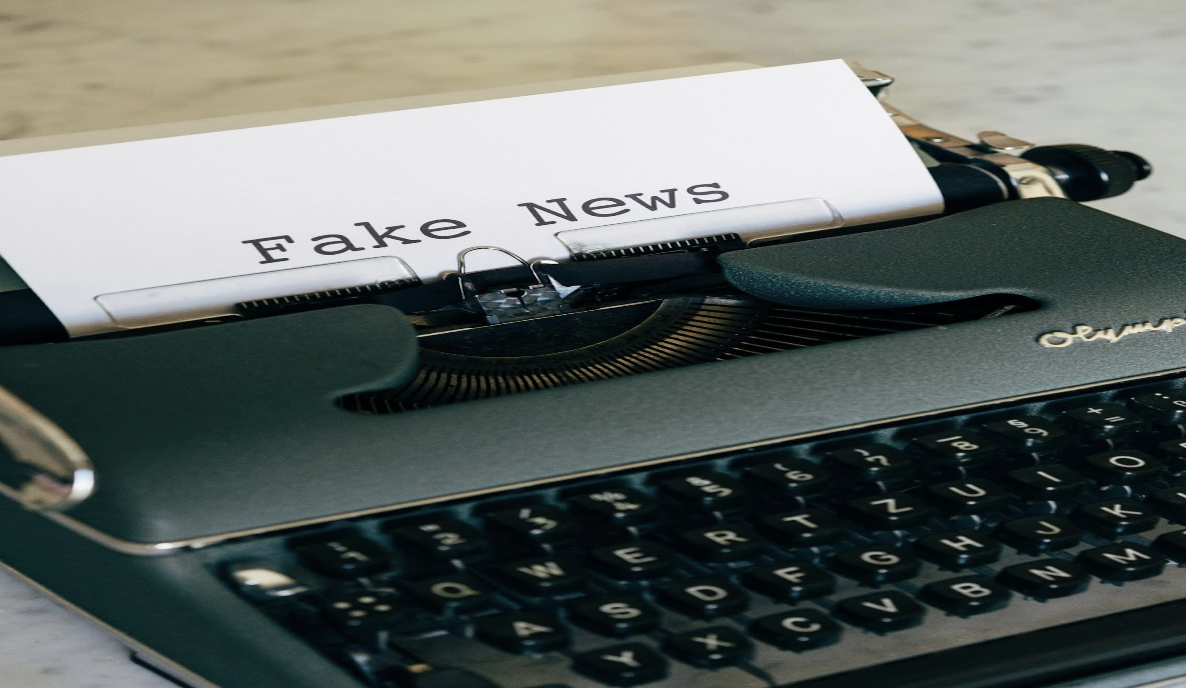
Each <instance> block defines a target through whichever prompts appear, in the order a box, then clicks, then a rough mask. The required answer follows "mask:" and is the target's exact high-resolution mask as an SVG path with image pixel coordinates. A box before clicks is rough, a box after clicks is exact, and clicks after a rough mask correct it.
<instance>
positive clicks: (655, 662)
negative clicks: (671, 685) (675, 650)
mask: <svg viewBox="0 0 1186 688" xmlns="http://www.w3.org/2000/svg"><path fill="white" fill-rule="evenodd" d="M572 668H573V670H574V671H576V672H577V673H579V674H584V675H585V676H588V677H589V678H591V679H593V680H595V681H601V682H602V683H606V684H609V685H611V686H637V685H639V684H642V683H650V682H651V681H659V680H662V679H664V678H666V677H667V668H668V667H667V660H666V659H663V657H662V656H661V655H660V654H659V653H658V652H655V651H654V650H653V649H651V647H650V646H649V645H643V644H642V643H621V644H618V645H610V646H608V647H603V648H599V649H597V650H592V651H590V652H582V653H581V654H579V655H577V656H576V657H574V658H573V663H572Z"/></svg>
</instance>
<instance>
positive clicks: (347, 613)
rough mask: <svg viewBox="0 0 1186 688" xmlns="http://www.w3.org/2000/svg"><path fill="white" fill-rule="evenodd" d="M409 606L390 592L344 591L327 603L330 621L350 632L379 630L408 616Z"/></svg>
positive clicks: (330, 597) (336, 594)
mask: <svg viewBox="0 0 1186 688" xmlns="http://www.w3.org/2000/svg"><path fill="white" fill-rule="evenodd" d="M407 606H408V605H407V603H406V602H405V601H404V600H403V599H401V598H400V596H399V595H397V594H396V593H393V592H390V591H373V590H360V591H350V592H347V591H342V592H337V593H334V594H332V595H330V596H329V597H328V598H327V599H326V601H325V614H326V616H328V617H329V619H330V621H332V622H334V623H335V624H337V625H338V626H340V627H342V628H345V629H349V630H355V629H357V630H377V629H380V628H383V627H384V626H386V625H388V624H389V623H392V622H393V621H394V620H395V619H397V618H399V617H400V616H401V615H403V614H405V612H406V607H407Z"/></svg>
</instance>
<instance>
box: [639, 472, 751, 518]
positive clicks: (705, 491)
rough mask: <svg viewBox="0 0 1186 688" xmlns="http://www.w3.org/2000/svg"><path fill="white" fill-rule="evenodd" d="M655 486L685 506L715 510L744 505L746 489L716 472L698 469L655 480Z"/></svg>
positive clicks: (747, 493) (747, 494)
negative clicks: (685, 473) (656, 483)
mask: <svg viewBox="0 0 1186 688" xmlns="http://www.w3.org/2000/svg"><path fill="white" fill-rule="evenodd" d="M659 487H660V488H661V489H662V490H663V491H664V492H665V493H667V494H668V495H670V496H672V497H674V498H675V499H676V500H677V501H679V502H680V503H682V504H683V505H685V506H690V507H695V508H698V509H704V510H710V511H719V510H722V509H733V508H736V507H740V506H744V505H745V503H746V501H747V500H748V499H749V496H750V492H749V490H748V489H746V487H745V486H744V485H742V484H741V483H740V482H739V481H737V480H735V479H733V478H731V477H729V476H727V475H725V474H723V473H717V472H716V471H699V472H697V473H693V474H690V475H685V476H682V477H679V478H669V479H667V480H662V481H660V482H659Z"/></svg>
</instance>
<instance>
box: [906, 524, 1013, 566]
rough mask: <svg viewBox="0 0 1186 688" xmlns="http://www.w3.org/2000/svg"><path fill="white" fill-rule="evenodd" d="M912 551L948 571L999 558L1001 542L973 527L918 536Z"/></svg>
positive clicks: (991, 561) (986, 563) (990, 561)
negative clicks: (971, 528) (972, 528)
mask: <svg viewBox="0 0 1186 688" xmlns="http://www.w3.org/2000/svg"><path fill="white" fill-rule="evenodd" d="M914 551H915V553H916V554H918V556H920V557H922V558H923V559H926V560H927V561H930V562H934V563H936V564H938V565H939V566H941V567H943V568H945V569H948V570H951V571H958V570H959V569H966V568H970V567H972V566H987V565H988V564H991V563H993V562H994V561H996V560H997V559H1000V558H1001V545H1000V544H999V543H998V542H997V541H996V540H993V539H992V538H989V537H985V536H984V535H983V534H981V533H978V532H976V531H974V530H953V531H950V532H943V533H936V534H934V535H928V536H926V537H924V538H919V539H918V540H916V541H915V542H914Z"/></svg>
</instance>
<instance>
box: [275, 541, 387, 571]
mask: <svg viewBox="0 0 1186 688" xmlns="http://www.w3.org/2000/svg"><path fill="white" fill-rule="evenodd" d="M296 555H297V557H298V558H300V560H301V562H303V563H304V564H305V565H306V566H308V567H309V568H311V569H313V570H315V571H317V572H318V573H322V574H325V575H327V576H331V577H333V578H356V577H359V576H371V575H374V574H377V573H383V572H385V571H389V570H391V568H392V559H391V556H390V555H389V554H388V553H387V552H386V551H385V550H384V549H383V548H382V547H380V546H379V544H378V543H376V542H375V541H374V540H371V539H370V538H367V537H363V536H362V535H352V534H343V535H341V536H338V537H327V538H326V539H324V540H321V541H319V542H308V543H305V544H301V545H299V546H298V547H297V548H296Z"/></svg>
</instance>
